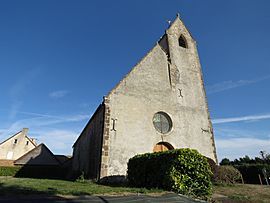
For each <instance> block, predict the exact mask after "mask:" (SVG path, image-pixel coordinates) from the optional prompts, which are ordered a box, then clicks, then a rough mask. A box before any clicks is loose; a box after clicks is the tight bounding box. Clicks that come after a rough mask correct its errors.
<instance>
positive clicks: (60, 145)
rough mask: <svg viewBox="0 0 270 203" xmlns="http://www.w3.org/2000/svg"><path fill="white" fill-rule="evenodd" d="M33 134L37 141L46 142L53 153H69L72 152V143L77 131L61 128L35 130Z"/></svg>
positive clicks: (77, 134) (77, 133)
mask: <svg viewBox="0 0 270 203" xmlns="http://www.w3.org/2000/svg"><path fill="white" fill-rule="evenodd" d="M35 134H36V135H37V136H36V138H37V139H38V141H39V142H40V143H44V144H46V145H47V146H48V147H49V149H50V150H52V151H53V152H54V153H55V154H69V155H71V153H72V150H71V149H72V145H73V143H74V142H75V140H76V138H77V137H78V136H79V132H76V131H74V130H62V129H53V130H49V131H48V130H46V131H39V132H35Z"/></svg>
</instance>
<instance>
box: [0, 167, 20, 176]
mask: <svg viewBox="0 0 270 203" xmlns="http://www.w3.org/2000/svg"><path fill="white" fill-rule="evenodd" d="M20 169H21V167H18V166H0V176H15V174H16V173H17V172H18V171H19V170H20Z"/></svg>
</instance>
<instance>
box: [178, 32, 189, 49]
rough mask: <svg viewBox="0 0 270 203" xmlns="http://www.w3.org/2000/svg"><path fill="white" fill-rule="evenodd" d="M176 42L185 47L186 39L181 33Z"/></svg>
mask: <svg viewBox="0 0 270 203" xmlns="http://www.w3.org/2000/svg"><path fill="white" fill-rule="evenodd" d="M178 42H179V46H180V47H183V48H187V41H186V39H185V38H184V36H183V35H181V36H180V37H179V39H178Z"/></svg>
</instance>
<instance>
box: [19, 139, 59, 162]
mask: <svg viewBox="0 0 270 203" xmlns="http://www.w3.org/2000/svg"><path fill="white" fill-rule="evenodd" d="M14 164H15V165H26V164H27V165H60V164H61V163H60V161H59V160H58V159H57V158H56V157H55V156H54V154H53V153H52V152H51V150H49V148H48V147H47V146H46V145H45V144H43V143H41V144H40V145H38V146H37V147H35V148H34V149H32V150H31V151H29V152H27V153H26V154H24V155H23V156H21V157H20V158H18V159H17V160H15V161H14Z"/></svg>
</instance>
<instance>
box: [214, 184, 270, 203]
mask: <svg viewBox="0 0 270 203" xmlns="http://www.w3.org/2000/svg"><path fill="white" fill-rule="evenodd" d="M213 193H214V195H213V199H214V200H215V201H216V202H220V203H222V202H231V203H234V202H235V203H237V202H256V203H257V202H258V203H259V202H269V200H270V186H267V185H251V184H235V185H214V191H213Z"/></svg>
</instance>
